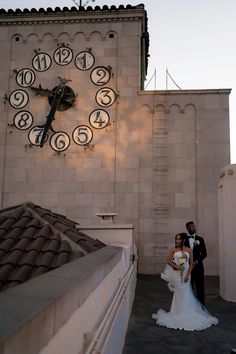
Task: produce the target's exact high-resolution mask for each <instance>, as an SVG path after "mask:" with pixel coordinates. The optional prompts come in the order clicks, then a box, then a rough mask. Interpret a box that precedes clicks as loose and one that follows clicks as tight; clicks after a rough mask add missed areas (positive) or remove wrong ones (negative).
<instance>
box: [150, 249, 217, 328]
mask: <svg viewBox="0 0 236 354" xmlns="http://www.w3.org/2000/svg"><path fill="white" fill-rule="evenodd" d="M183 257H184V261H183V262H182V266H183V273H182V272H180V271H176V270H173V269H172V268H171V267H170V266H169V265H167V266H166V268H165V271H164V272H163V273H162V274H161V278H162V279H164V280H165V281H167V283H168V287H169V289H170V290H171V291H174V294H173V299H172V303H171V309H170V312H166V311H165V310H162V309H159V310H158V311H157V313H156V314H153V315H152V318H153V319H155V320H156V323H157V324H158V325H159V326H165V327H168V328H175V329H183V330H186V331H194V330H197V331H200V330H203V329H205V328H208V327H210V326H212V325H217V324H218V319H217V318H216V317H214V316H212V315H211V314H210V313H209V312H208V311H207V310H206V308H205V307H204V306H203V305H202V304H201V303H200V302H199V301H198V300H197V299H196V297H195V296H194V294H193V291H192V287H191V284H190V281H188V282H187V283H185V282H184V281H183V279H184V276H185V274H186V273H187V270H188V267H189V254H188V252H182V251H177V252H175V253H174V256H173V258H174V262H175V263H176V264H180V262H179V260H180V259H181V260H182V259H183Z"/></svg>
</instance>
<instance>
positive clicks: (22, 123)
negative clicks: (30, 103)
mask: <svg viewBox="0 0 236 354" xmlns="http://www.w3.org/2000/svg"><path fill="white" fill-rule="evenodd" d="M33 122H34V118H33V116H32V114H31V113H30V112H28V111H20V112H18V113H16V114H15V116H14V118H13V123H14V126H15V127H16V128H17V129H19V130H27V129H29V128H30V127H31V126H32V124H33Z"/></svg>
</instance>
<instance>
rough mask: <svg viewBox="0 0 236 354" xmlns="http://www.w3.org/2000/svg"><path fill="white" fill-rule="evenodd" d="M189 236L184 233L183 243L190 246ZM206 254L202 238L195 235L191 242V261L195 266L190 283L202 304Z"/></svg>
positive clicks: (203, 301)
mask: <svg viewBox="0 0 236 354" xmlns="http://www.w3.org/2000/svg"><path fill="white" fill-rule="evenodd" d="M189 239H190V238H189V237H188V235H186V239H185V245H186V246H187V247H190V243H189ZM206 256H207V251H206V246H205V242H204V239H203V238H202V237H201V236H198V235H195V240H194V244H193V261H194V262H195V266H194V268H193V270H192V273H191V284H192V287H193V289H194V290H195V291H196V296H197V298H198V300H199V301H200V302H201V303H202V304H203V305H204V304H205V289H204V266H203V260H204V259H205V258H206Z"/></svg>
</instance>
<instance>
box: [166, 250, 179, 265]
mask: <svg viewBox="0 0 236 354" xmlns="http://www.w3.org/2000/svg"><path fill="white" fill-rule="evenodd" d="M173 254H174V249H173V248H171V249H170V251H169V254H168V258H167V264H168V265H169V266H171V267H172V268H173V269H176V270H179V266H178V265H177V264H176V263H175V262H173Z"/></svg>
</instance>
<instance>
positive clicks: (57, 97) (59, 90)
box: [40, 79, 66, 147]
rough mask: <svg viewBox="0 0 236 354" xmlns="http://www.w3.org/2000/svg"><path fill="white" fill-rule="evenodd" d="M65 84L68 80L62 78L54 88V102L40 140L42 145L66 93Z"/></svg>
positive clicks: (41, 145)
mask: <svg viewBox="0 0 236 354" xmlns="http://www.w3.org/2000/svg"><path fill="white" fill-rule="evenodd" d="M65 84H66V80H64V79H63V80H60V84H59V86H57V87H56V89H54V90H53V91H52V94H53V101H52V104H51V109H50V112H49V114H48V116H47V122H46V124H45V126H44V129H43V134H42V137H41V140H40V147H43V144H44V141H45V138H46V135H47V132H48V130H49V128H50V127H51V124H52V121H53V119H54V116H55V113H56V110H57V107H58V105H59V103H60V100H61V98H62V96H63V93H64V88H65Z"/></svg>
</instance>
